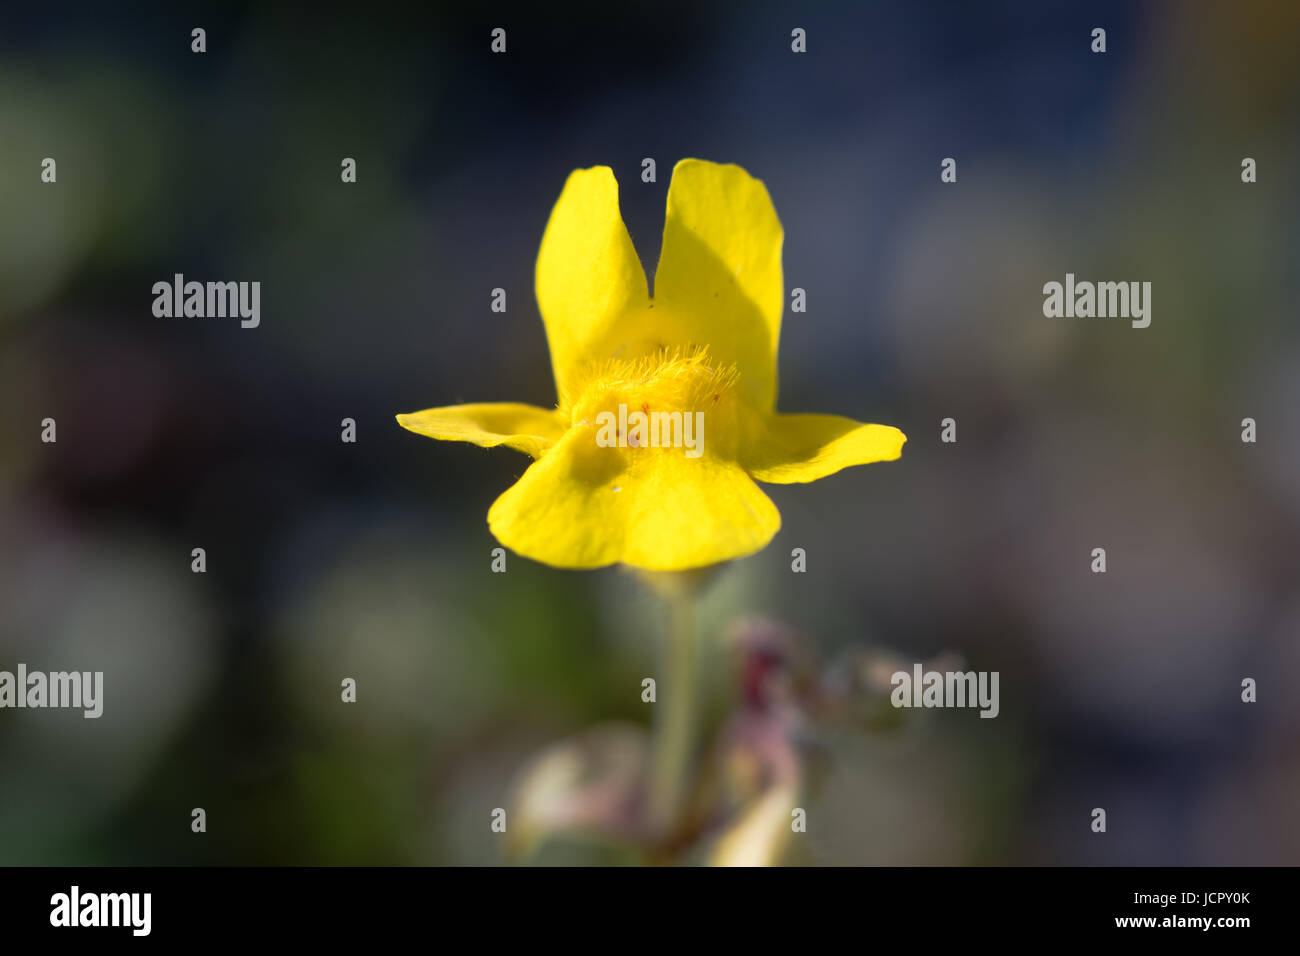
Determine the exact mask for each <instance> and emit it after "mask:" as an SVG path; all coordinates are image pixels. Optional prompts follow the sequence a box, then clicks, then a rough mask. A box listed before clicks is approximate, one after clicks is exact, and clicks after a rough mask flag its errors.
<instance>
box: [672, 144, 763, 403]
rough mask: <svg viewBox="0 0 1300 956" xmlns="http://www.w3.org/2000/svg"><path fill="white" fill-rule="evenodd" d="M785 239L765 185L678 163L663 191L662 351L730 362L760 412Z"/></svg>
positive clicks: (730, 171) (731, 170)
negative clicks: (695, 350) (706, 354)
mask: <svg viewBox="0 0 1300 956" xmlns="http://www.w3.org/2000/svg"><path fill="white" fill-rule="evenodd" d="M782 239H783V233H782V230H781V223H780V220H778V219H777V216H776V210H775V209H774V208H773V207H772V200H771V198H770V197H769V196H768V194H767V187H765V186H764V185H763V183H762V182H760V181H759V180H757V179H755V178H754V177H752V176H750V175H749V173H747V172H745V170H743V169H741V168H740V167H739V166H734V165H723V164H719V163H710V162H705V161H704V160H699V159H683V160H682V161H681V162H679V163H678V164H677V166H676V168H675V169H674V170H673V179H672V182H671V183H670V184H669V186H668V212H667V216H666V218H665V220H664V240H663V251H662V252H661V254H660V258H659V267H658V269H657V271H656V272H655V286H654V309H653V319H652V321H653V323H654V324H655V326H656V328H657V334H658V336H659V338H660V339H661V340H662V341H663V342H664V343H665V344H668V345H682V346H689V345H707V346H708V347H709V351H710V353H711V354H712V355H713V356H714V357H715V358H716V359H717V360H718V361H720V362H724V363H729V364H735V365H736V366H737V368H738V369H739V371H740V380H739V388H740V390H741V391H742V393H743V394H744V395H745V397H746V399H747V401H749V403H750V404H751V405H753V407H754V408H755V409H756V410H758V411H760V412H764V413H765V412H769V411H771V410H772V408H773V406H774V405H775V402H776V353H777V344H778V341H779V339H780V336H781V310H782V307H783V306H784V302H785V291H784V287H783V285H782V278H781V243H782Z"/></svg>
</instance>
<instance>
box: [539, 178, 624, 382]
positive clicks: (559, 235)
mask: <svg viewBox="0 0 1300 956" xmlns="http://www.w3.org/2000/svg"><path fill="white" fill-rule="evenodd" d="M536 286H537V305H538V308H540V309H541V313H542V320H543V321H544V322H545V323H546V338H547V341H548V342H549V343H550V347H551V365H552V366H553V367H554V370H555V384H556V388H557V390H558V392H559V394H560V396H561V397H562V398H563V397H564V396H566V395H567V394H568V393H569V390H570V386H571V385H572V380H573V377H574V375H575V374H576V372H577V370H578V369H579V368H581V367H582V366H583V365H584V364H585V363H588V362H591V361H600V360H603V359H606V358H609V357H610V356H611V355H613V354H615V353H616V352H618V351H619V349H620V347H621V346H622V345H623V344H624V342H625V340H626V338H627V336H628V334H629V327H628V325H627V324H626V323H624V322H622V321H621V320H622V319H624V317H625V316H627V315H628V314H629V313H636V312H640V311H645V310H646V309H647V307H648V306H649V304H650V295H649V292H648V291H647V288H646V278H645V270H644V269H642V268H641V260H639V259H638V258H637V255H636V249H634V248H633V247H632V239H631V237H630V236H628V234H627V227H626V226H624V225H623V218H622V216H621V215H620V214H619V210H618V183H617V182H616V181H615V179H614V173H613V170H611V169H610V168H609V167H608V166H595V167H593V168H591V169H577V170H574V171H573V173H571V174H570V176H569V179H568V182H566V183H565V184H564V191H563V192H562V193H560V198H559V200H558V201H557V202H556V204H555V208H554V209H553V210H551V218H550V221H549V222H548V223H547V224H546V232H545V234H544V235H543V236H542V246H541V249H540V251H539V252H538V254H537V277H536Z"/></svg>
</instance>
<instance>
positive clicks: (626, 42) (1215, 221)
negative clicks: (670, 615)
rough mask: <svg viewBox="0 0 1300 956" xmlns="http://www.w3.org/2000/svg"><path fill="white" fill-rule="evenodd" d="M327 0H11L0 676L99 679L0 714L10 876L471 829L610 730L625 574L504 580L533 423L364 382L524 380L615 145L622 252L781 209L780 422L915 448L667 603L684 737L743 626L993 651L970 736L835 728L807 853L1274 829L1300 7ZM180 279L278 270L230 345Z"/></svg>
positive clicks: (1099, 841) (632, 675) (1298, 482)
mask: <svg viewBox="0 0 1300 956" xmlns="http://www.w3.org/2000/svg"><path fill="white" fill-rule="evenodd" d="M353 6H355V7H356V9H354V10H352V11H351V12H346V11H343V10H340V11H337V12H329V13H326V12H324V11H317V12H308V11H306V10H304V9H294V10H289V9H281V10H278V11H277V10H275V9H273V8H268V7H267V6H265V5H262V4H252V3H247V4H238V3H235V4H220V5H212V6H208V7H201V6H200V7H195V8H193V9H192V10H185V11H182V10H180V9H176V8H173V7H171V6H170V5H169V6H167V7H162V6H160V7H157V8H143V7H141V8H127V9H118V8H115V7H114V8H110V7H108V6H105V5H103V4H100V3H90V2H86V3H53V4H42V5H33V4H26V5H20V6H16V7H14V8H13V9H10V10H8V11H7V12H6V14H5V17H4V27H3V29H2V30H0V144H2V145H0V668H7V669H13V668H14V666H15V665H16V664H17V663H18V662H19V661H24V662H26V663H27V664H28V665H29V667H32V668H34V669H44V670H59V669H65V668H75V669H78V670H87V669H102V670H104V671H105V682H106V698H105V711H104V716H103V717H102V718H101V719H100V720H98V721H93V720H84V719H82V718H81V716H80V714H79V713H66V712H55V711H36V712H33V711H12V710H6V711H3V712H0V863H6V864H32V863H35V864H65V863H68V864H71V863H78V864H80V863H86V864H108V863H128V864H134V863H174V864H188V863H259V864H285V863H301V864H380V863H396V864H427V863H439V864H495V863H498V862H501V860H502V859H503V858H502V854H501V846H500V841H499V840H498V839H497V837H496V836H495V835H494V834H492V833H491V831H490V829H489V826H488V823H489V813H490V811H491V809H492V808H494V807H497V806H502V805H503V804H504V801H505V800H507V799H508V797H507V794H508V788H509V786H510V782H511V779H512V776H513V775H514V774H515V772H516V771H517V769H518V768H519V767H520V766H521V764H522V763H523V762H524V761H526V760H527V758H528V756H529V755H530V754H532V753H534V752H536V751H537V749H538V748H539V747H542V746H544V745H546V744H548V743H551V742H553V741H556V740H559V739H562V738H564V737H566V736H568V735H570V734H573V733H575V732H578V731H580V730H581V729H582V728H584V727H588V726H591V725H593V724H599V723H603V722H607V721H611V720H615V721H618V720H621V721H630V722H633V723H639V724H643V725H646V724H648V723H649V719H650V718H649V708H648V706H647V705H645V704H643V703H641V700H640V680H641V678H642V677H643V676H646V675H648V674H653V673H655V667H656V663H655V661H656V654H657V650H656V648H657V643H658V641H659V637H658V635H659V632H660V630H661V628H662V624H663V619H662V613H661V609H660V607H659V606H658V604H656V603H655V601H653V600H652V599H650V598H649V597H647V596H645V595H644V594H643V592H642V590H641V589H640V588H639V587H638V584H637V582H636V581H635V580H634V579H632V578H631V577H630V576H628V575H626V574H624V573H622V572H620V571H617V570H608V571H601V572H594V573H574V572H562V571H556V570H552V569H549V568H546V567H542V566H539V565H536V564H533V563H531V562H529V561H527V560H525V559H522V558H516V557H513V556H512V557H511V558H510V560H509V565H508V566H509V571H508V572H507V573H506V574H493V573H492V572H491V570H490V552H491V549H492V548H494V547H495V546H496V544H495V542H494V541H493V540H492V538H491V536H490V535H489V533H488V530H487V526H486V523H485V516H486V512H487V509H488V506H489V505H490V504H491V502H492V500H493V499H494V498H495V496H496V495H497V494H499V493H500V492H501V491H503V490H504V489H505V488H506V487H507V486H508V485H509V484H510V483H511V482H512V481H513V480H514V479H515V478H516V476H518V475H519V474H520V473H521V472H522V470H523V469H524V468H525V466H526V465H527V462H528V460H527V459H526V458H525V457H523V456H521V455H518V454H515V453H513V452H510V451H507V450H503V449H499V450H494V451H485V450H481V449H477V448H474V447H472V446H467V445H456V444H446V443H435V442H430V441H428V440H425V439H422V438H420V437H418V436H415V435H412V434H410V433H407V432H404V431H402V430H401V429H399V428H398V426H397V425H396V424H395V422H394V421H393V415H394V414H395V413H397V412H403V411H412V410H415V409H419V408H424V407H428V406H433V405H442V404H451V403H455V402H459V401H491V400H518V401H528V402H532V403H535V404H539V405H546V404H548V403H551V402H553V400H554V393H553V385H552V380H551V373H550V367H549V362H548V355H547V351H546V343H545V337H544V334H543V330H542V326H541V322H540V319H539V316H538V313H537V307H536V302H535V300H534V298H533V294H532V270H533V264H534V259H535V256H536V252H537V246H538V243H539V242H540V239H541V235H542V229H543V226H544V225H545V222H546V217H547V215H548V213H549V210H550V207H551V204H552V203H553V202H554V200H555V199H556V197H557V196H558V195H559V191H560V188H561V186H562V184H563V182H564V179H565V177H566V176H567V174H568V173H569V171H570V170H572V169H573V168H576V167H580V166H591V165H596V164H608V165H610V166H612V167H613V168H614V170H615V173H616V174H617V175H618V177H619V180H620V184H621V198H622V207H623V213H624V217H625V219H626V221H627V223H628V226H629V229H630V231H631V233H632V237H633V239H634V241H635V242H636V244H637V247H638V251H639V252H640V254H641V257H642V260H643V262H644V263H645V264H646V266H647V267H648V268H649V269H650V270H653V266H654V263H655V261H656V259H657V256H658V248H659V235H660V230H661V229H662V216H663V206H664V198H665V193H666V189H667V185H668V179H669V174H670V171H671V168H672V165H673V163H674V162H675V161H676V160H677V159H679V158H681V157H684V156H699V157H703V158H707V159H714V160H718V161H729V162H737V163H739V164H741V165H743V166H745V167H746V168H747V169H748V170H750V171H751V172H752V173H753V174H754V175H756V176H758V177H760V178H761V179H763V180H764V181H765V182H766V183H767V185H768V188H769V190H770V192H771V195H772V197H773V199H774V201H775V204H776V207H777V210H778V213H779V214H780V216H781V219H782V221H783V223H784V226H785V233H786V240H785V273H786V285H787V288H789V287H794V286H799V287H802V288H804V289H806V290H807V295H808V311H807V313H806V314H796V315H790V314H788V313H787V315H786V319H785V325H784V333H783V337H782V348H781V354H780V360H779V361H780V374H781V397H780V405H781V407H782V408H783V409H784V410H787V411H828V412H837V413H842V414H848V415H853V416H854V417H857V418H859V419H862V420H867V421H878V422H884V423H888V424H894V425H898V426H899V427H901V428H902V429H903V430H904V431H905V432H906V433H907V434H908V436H909V438H910V440H909V442H908V444H907V446H906V449H905V451H904V455H903V458H902V459H901V460H900V461H898V462H896V463H892V464H888V465H875V466H871V467H868V468H859V469H853V470H850V471H848V472H843V473H841V474H839V475H836V476H834V477H832V478H829V479H827V480H824V481H822V482H819V483H817V484H815V485H809V486H782V487H769V488H768V491H769V494H770V495H771V496H772V497H773V499H774V500H775V501H776V502H777V504H778V505H779V507H780V508H781V512H782V515H783V517H784V527H783V529H782V531H781V532H780V534H779V535H778V536H777V538H776V540H775V541H774V543H773V544H772V545H771V546H770V547H769V548H768V549H767V550H765V551H763V552H761V553H759V554H758V555H755V556H754V557H751V558H748V559H746V560H744V561H741V562H738V563H736V564H735V565H733V566H731V567H730V568H728V569H727V570H726V572H725V574H724V575H723V576H722V577H721V578H720V580H719V581H718V582H717V583H716V585H715V586H714V588H713V589H712V591H711V592H710V594H709V596H708V598H707V600H706V603H705V605H704V607H703V610H702V620H703V630H704V632H705V633H706V635H708V636H709V648H708V652H707V654H706V664H707V667H706V681H707V687H708V704H707V707H706V710H705V713H706V715H707V719H708V722H709V726H710V727H716V726H717V725H718V724H719V723H720V722H721V721H722V720H724V719H725V716H726V714H727V713H728V712H729V710H730V709H731V708H732V707H733V705H734V702H735V697H736V693H735V687H736V679H735V673H734V670H735V661H734V655H733V654H732V653H731V652H730V651H729V650H728V648H727V647H726V646H724V642H723V641H722V640H721V639H720V638H718V636H719V635H722V634H723V633H725V631H726V628H727V626H728V623H729V622H730V621H732V620H733V619H734V618H736V617H737V616H738V615H742V614H761V615H765V616H766V617H768V618H771V619H772V620H774V621H780V622H783V623H784V624H785V625H787V626H789V627H790V628H792V629H794V630H795V631H797V632H798V633H800V634H802V635H803V639H804V640H805V641H806V642H807V647H808V648H810V649H811V652H812V653H813V654H815V655H816V656H817V657H818V659H820V660H824V661H831V660H833V659H834V658H835V657H836V655H837V654H843V653H845V652H852V651H853V650H854V649H857V648H874V649H877V650H878V651H881V652H884V653H890V654H895V655H897V656H898V657H899V658H900V659H902V660H905V661H908V662H910V661H913V660H926V659H930V658H931V657H933V656H934V655H936V654H939V653H942V652H945V651H950V652H953V653H956V654H959V655H961V656H962V657H963V658H964V659H965V660H966V661H967V662H968V664H969V666H971V667H975V668H978V669H981V670H997V671H999V672H1000V673H1001V680H1002V685H1001V716H1000V717H999V718H998V719H997V720H980V719H977V718H976V716H975V713H974V712H971V711H965V712H960V711H949V712H932V713H923V714H918V713H912V714H908V715H906V717H907V719H905V720H903V721H902V722H901V723H900V726H898V727H897V728H895V729H894V730H893V731H891V732H887V733H886V732H878V731H865V730H860V729H853V730H844V729H835V728H826V729H824V731H821V732H820V741H819V743H820V746H821V747H822V748H823V750H824V752H825V754H826V756H827V760H826V771H825V773H824V775H823V778H822V779H821V780H820V783H819V785H818V786H817V788H816V791H815V793H810V794H809V795H808V797H807V798H806V799H807V804H806V805H807V808H808V811H809V832H808V833H807V834H806V835H805V836H804V837H802V838H800V841H799V845H798V848H797V852H795V853H794V854H793V855H792V857H791V861H792V862H803V863H835V864H966V863H974V864H1027V863H1035V864H1037V863H1049V864H1057V863H1071V864H1137V863H1144V864H1220V863H1250V864H1294V863H1296V862H1300V827H1297V826H1296V824H1295V819H1296V808H1297V806H1300V694H1297V687H1300V642H1298V640H1297V638H1300V587H1297V583H1298V582H1300V555H1298V553H1297V547H1296V545H1297V541H1298V540H1300V537H1298V535H1297V531H1298V530H1300V323H1298V322H1297V315H1296V302H1297V294H1298V293H1300V288H1297V280H1298V279H1300V270H1298V269H1297V265H1298V262H1300V260H1298V258H1297V248H1298V246H1297V242H1298V240H1300V235H1298V234H1297V223H1300V215H1297V214H1298V213H1300V208H1298V206H1300V204H1298V202H1297V198H1298V197H1297V186H1296V177H1297V174H1298V173H1300V165H1298V164H1297V157H1300V141H1298V131H1300V127H1297V124H1296V122H1295V117H1296V116H1297V115H1300V114H1298V110H1300V67H1298V66H1297V59H1296V49H1297V42H1298V41H1300V12H1298V11H1297V9H1296V7H1295V5H1294V4H1293V3H1290V2H1288V0H1277V2H1256V0H1252V2H1241V3H1234V4H1223V3H1216V2H1209V0H1195V2H1193V0H1176V2H1175V0H1170V2H1166V3H1155V2H1143V3H1131V2H1122V3H1090V4H1086V5H1085V4H1040V3H1031V2H1017V3H1009V2H994V3H981V4H967V3H957V2H954V3H931V4H919V3H911V2H899V3H894V4H865V3H864V4H857V3H854V4H848V3H845V4H830V3H827V4H818V5H816V7H815V9H813V10H798V9H797V8H795V7H794V6H793V5H780V4H771V3H714V4H682V5H673V4H663V3H656V4H646V5H639V4H638V5H634V4H608V3H589V4H576V5H574V6H573V7H571V8H569V9H567V10H565V11H559V10H557V9H555V8H554V7H553V6H552V5H547V4H523V3H520V4H510V3H506V4H501V3H497V4H493V5H491V9H490V10H489V9H487V8H485V7H483V5H475V4H464V5H458V6H455V7H452V6H444V5H439V4H430V5H421V6H419V7H417V6H416V5H410V6H409V8H406V9H403V8H394V9H384V8H382V7H379V6H373V5H369V4H363V5H353ZM195 26H202V27H204V28H205V29H206V30H207V38H208V39H207V42H208V52H207V53H206V54H203V55H197V54H193V53H191V52H190V30H191V28H193V27H195ZM497 26H501V27H504V28H505V29H506V30H507V37H508V53H507V54H506V55H504V56H494V55H492V54H491V53H490V52H489V32H490V30H491V29H492V28H493V27H497ZM796 26H800V27H803V28H805V29H806V30H807V33H808V53H807V54H806V55H795V54H793V53H791V51H790V31H791V29H792V28H794V27H796ZM1096 26H1101V27H1104V28H1105V29H1106V30H1107V34H1108V37H1107V39H1108V52H1106V53H1105V54H1104V55H1094V54H1093V53H1091V51H1090V49H1089V46H1090V32H1091V30H1092V28H1093V27H1096ZM46 156H50V157H54V158H55V159H56V160H57V163H58V182H57V184H54V185H47V184H42V183H41V182H40V179H39V173H40V162H41V160H42V158H44V157H46ZM345 156H350V157H355V158H356V160H357V164H358V174H359V181H358V182H357V183H356V184H355V185H343V184H342V183H341V182H340V179H339V168H340V167H339V164H340V161H341V159H342V158H343V157H345ZM947 156H951V157H955V158H956V159H957V161H958V182H957V183H956V184H954V185H945V184H942V183H941V182H940V180H939V163H940V160H941V159H942V158H943V157H947ZM1246 156H1250V157H1253V158H1255V159H1256V160H1257V162H1258V168H1259V182H1258V183H1256V184H1254V185H1245V184H1243V183H1242V182H1241V180H1240V164H1241V160H1242V158H1243V157H1246ZM644 157H653V158H654V159H655V160H656V162H657V165H658V181H657V182H655V183H649V184H647V183H642V182H641V179H640V172H641V160H642V159H643V158H644ZM1067 271H1068V272H1074V273H1075V274H1076V275H1078V276H1079V277H1080V278H1091V279H1114V280H1121V279H1123V280H1128V279H1133V280H1147V281H1151V282H1152V283H1153V313H1152V314H1153V321H1152V324H1151V326H1150V328H1147V329H1145V330H1137V329H1132V328H1130V327H1129V325H1128V323H1127V322H1125V321H1121V320H1091V321H1089V320H1047V319H1044V318H1043V316H1042V313H1041V308H1042V292H1041V289H1042V286H1043V283H1045V282H1047V281H1050V280H1053V279H1055V280H1058V281H1059V280H1061V279H1062V278H1063V277H1064V274H1065V273H1066V272H1067ZM176 272H181V273H184V274H185V275H186V277H187V278H195V279H199V280H259V281H260V282H261V283H262V322H261V326H260V328H257V329H251V330H245V329H241V328H240V327H239V325H238V321H237V320H230V319H225V320H223V319H181V318H175V319H159V318H155V317H154V316H153V315H152V312H151V305H152V301H153V296H152V292H151V287H152V285H153V283H154V282H156V281H159V280H170V278H171V276H172V275H173V274H174V273H176ZM494 287H502V288H504V289H506V290H507V294H508V311H507V312H506V313H505V314H496V313H493V312H491V311H490V309H489V302H490V291H491V290H492V289H493V288H494ZM949 416H951V417H953V418H955V419H956V420H957V423H958V442H957V443H956V444H955V445H945V444H942V443H941V442H940V441H939V432H940V427H939V422H940V420H941V419H943V418H945V417H949ZM1245 416H1251V417H1254V418H1255V419H1256V420H1257V421H1258V428H1259V440H1258V442H1257V443H1256V444H1253V445H1251V444H1243V443H1242V442H1241V440H1240V431H1241V427H1240V421H1241V419H1242V418H1243V417H1245ZM46 417H53V418H55V419H56V420H57V423H58V425H57V427H58V441H57V444H54V445H47V444H42V443H41V441H40V422H41V420H42V419H43V418H46ZM345 417H351V418H354V419H355V420H356V421H357V423H358V441H357V442H356V444H344V443H342V442H341V441H340V421H341V419H343V418H345ZM194 547H204V548H205V549H206V551H207V556H208V570H207V572H206V573H205V574H194V573H191V571H190V551H191V549H192V548H194ZM794 547H802V548H805V549H806V550H807V553H808V572H807V573H806V574H802V575H796V574H792V573H791V570H790V551H791V549H792V548H794ZM1094 547H1105V548H1106V549H1107V553H1108V564H1109V571H1108V573H1107V574H1105V575H1094V574H1092V573H1091V572H1090V569H1089V564H1090V552H1091V549H1092V548H1094ZM348 676H351V677H354V678H355V679H356V680H357V682H358V688H359V690H358V702H357V703H356V704H355V705H345V704H342V703H341V702H340V700H339V683H340V680H341V679H342V678H343V677H348ZM1243 677H1254V678H1255V679H1256V680H1257V681H1258V682H1259V702H1258V703H1256V704H1253V705H1247V704H1243V703H1242V702H1241V701H1240V682H1241V680H1242V678H1243ZM193 807H203V808H205V809H206V811H207V814H208V832H207V833H206V834H204V835H196V834H193V833H191V831H190V810H191V808H193ZM1094 807H1104V808H1106V810H1107V812H1108V814H1109V832H1108V833H1107V834H1106V835H1096V834H1093V833H1092V832H1091V831H1090V829H1089V823H1090V819H1091V818H1090V811H1091V810H1092V808H1094ZM538 859H540V860H542V861H543V862H546V861H551V862H556V861H561V862H579V863H580V862H598V861H599V862H609V861H610V860H611V859H619V858H618V857H613V858H611V857H610V856H609V854H608V851H607V850H605V849H602V848H598V847H594V846H591V845H589V844H586V843H581V842H576V843H570V842H566V841H565V840H564V839H557V840H554V841H552V842H551V843H550V844H548V845H547V846H546V847H545V848H544V849H543V851H542V853H541V854H540V856H539V857H538Z"/></svg>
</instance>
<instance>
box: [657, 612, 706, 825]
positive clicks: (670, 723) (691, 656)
mask: <svg viewBox="0 0 1300 956" xmlns="http://www.w3.org/2000/svg"><path fill="white" fill-rule="evenodd" d="M666 596H667V598H668V605H669V619H670V625H669V628H668V640H667V642H666V644H665V646H664V665H665V666H664V677H665V678H666V679H665V680H663V681H661V682H660V687H659V695H660V701H661V702H660V703H659V704H658V705H657V706H656V720H655V733H654V751H653V758H652V760H653V762H652V764H651V778H650V804H649V817H650V822H651V824H652V825H653V826H654V828H655V829H656V830H657V831H658V832H659V833H661V834H664V835H665V836H667V835H669V834H671V832H672V830H673V829H674V826H675V825H676V823H677V821H678V817H679V814H680V812H681V809H682V800H683V797H684V795H685V792H686V785H687V781H688V780H689V772H690V763H691V757H692V750H693V749H694V747H693V744H694V739H695V735H694V729H695V728H694V725H695V692H696V687H695V680H696V675H695V630H694V621H693V618H694V611H695V609H694V600H693V589H691V588H687V587H681V588H673V589H670V590H669V592H668V593H667V595H666Z"/></svg>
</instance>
